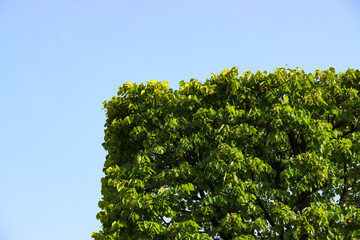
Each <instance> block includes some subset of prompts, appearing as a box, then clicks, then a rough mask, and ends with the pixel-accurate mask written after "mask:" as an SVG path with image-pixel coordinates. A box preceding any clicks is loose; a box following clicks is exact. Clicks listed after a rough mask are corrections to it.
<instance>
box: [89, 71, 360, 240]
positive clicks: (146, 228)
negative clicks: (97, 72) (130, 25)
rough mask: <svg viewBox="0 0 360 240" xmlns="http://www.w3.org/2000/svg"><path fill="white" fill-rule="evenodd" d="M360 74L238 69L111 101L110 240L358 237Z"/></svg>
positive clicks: (105, 209) (97, 235)
mask: <svg viewBox="0 0 360 240" xmlns="http://www.w3.org/2000/svg"><path fill="white" fill-rule="evenodd" d="M359 89H360V71H359V70H352V69H349V70H347V71H346V72H345V73H342V72H338V73H336V72H335V69H333V68H330V69H329V70H325V71H321V70H320V69H318V70H316V71H315V73H305V72H304V71H303V70H300V69H299V68H297V69H294V70H293V69H285V68H279V69H276V71H275V72H272V73H267V72H260V71H257V72H256V73H252V72H250V71H248V72H244V73H243V74H242V76H240V75H239V73H238V69H236V68H232V69H231V70H225V71H223V72H221V73H220V74H218V75H215V74H213V75H212V77H211V78H210V79H206V81H205V82H203V83H202V82H199V81H197V80H195V79H191V80H190V81H189V82H184V81H181V82H180V89H179V90H172V89H170V88H169V86H168V83H167V82H157V81H151V82H147V83H146V84H139V85H138V84H131V83H129V82H128V83H126V84H124V85H123V86H122V87H120V88H119V92H118V96H117V97H113V98H112V99H111V100H110V101H105V102H104V108H105V110H106V115H107V119H106V124H105V141H104V143H103V147H104V148H105V150H106V151H107V153H108V154H107V156H106V161H105V164H104V173H105V177H103V178H102V180H101V183H102V191H101V192H102V195H103V197H102V200H101V201H100V202H99V207H100V208H101V209H102V210H101V211H100V212H99V213H98V214H97V218H98V219H99V220H100V221H101V223H102V229H101V230H100V231H99V232H94V233H93V234H92V237H93V238H94V239H96V240H108V239H114V240H115V239H116V240H117V239H130V240H131V239H160V240H161V239H164V240H165V239H166V240H167V239H188V240H190V239H223V240H227V239H360V196H359V190H360V160H359V159H360V153H359V151H360V126H359V114H360V106H359V96H358V94H359V93H358V91H359Z"/></svg>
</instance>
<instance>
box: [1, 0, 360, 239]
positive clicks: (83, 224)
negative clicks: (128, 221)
mask: <svg viewBox="0 0 360 240" xmlns="http://www.w3.org/2000/svg"><path fill="white" fill-rule="evenodd" d="M359 39H360V2H359V1H357V0H338V1H335V0H326V1H325V0H303V1H292V0H272V1H267V0H263V1H260V0H254V1H245V0H237V1H235V0H222V1H214V0H207V1H205V0H182V1H158V0H153V1H144V0H143V1H139V0H133V1H121V0H120V1H112V0H105V1H95V0H87V1H85V0H75V1H74V0H73V1H69V0H62V1H55V0H47V1H45V0H32V1H20V0H12V1H10V0H0V91H1V92H0V109H1V117H0V164H1V165H0V192H1V196H0V239H1V240H25V239H26V240H49V239H51V240H86V239H90V236H91V233H92V232H93V231H98V230H99V229H100V226H101V224H100V222H99V221H97V220H96V218H95V216H96V213H97V212H98V211H99V208H98V207H97V203H98V201H99V200H100V199H101V192H100V191H101V186H100V179H101V177H102V176H103V173H102V168H103V164H104V160H105V156H106V152H105V151H104V150H103V148H102V146H101V143H102V142H103V136H104V132H103V130H104V123H105V113H104V111H102V107H103V106H102V102H103V101H104V100H108V99H110V98H111V97H112V96H114V95H116V92H117V89H118V86H121V85H122V84H123V83H126V82H127V81H130V82H137V83H141V82H144V81H151V80H153V79H156V80H159V81H163V80H167V81H168V82H169V84H170V86H171V87H172V88H174V89H178V83H179V81H181V80H185V81H188V80H190V78H197V79H198V80H200V81H204V80H205V78H209V77H210V76H211V73H213V72H214V73H219V72H221V71H222V70H224V69H226V68H231V67H233V66H235V67H238V68H239V70H240V72H242V71H244V70H251V71H256V70H261V71H264V70H267V71H274V70H275V68H276V67H289V68H295V67H297V66H300V68H301V69H304V70H305V71H306V72H314V71H315V70H316V69H317V68H321V69H328V68H329V67H334V68H335V70H336V71H346V69H348V68H353V69H359V68H360V66H359V65H360V44H359V42H360V41H359Z"/></svg>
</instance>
